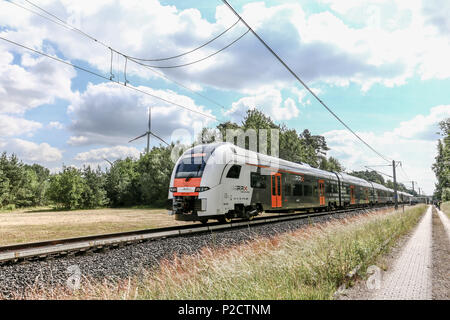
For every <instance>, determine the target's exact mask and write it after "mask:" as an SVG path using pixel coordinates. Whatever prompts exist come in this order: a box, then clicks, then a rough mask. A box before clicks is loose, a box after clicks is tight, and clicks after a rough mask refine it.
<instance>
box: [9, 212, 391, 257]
mask: <svg viewBox="0 0 450 320" xmlns="http://www.w3.org/2000/svg"><path fill="white" fill-rule="evenodd" d="M390 207H392V206H380V207H372V208H351V209H345V210H337V211H327V212H318V213H304V212H300V213H290V214H278V215H271V216H267V217H256V218H254V219H253V220H252V221H244V220H236V221H234V222H231V223H229V224H222V223H218V222H216V223H209V224H206V225H200V224H192V225H186V226H176V227H166V228H158V229H147V230H138V231H130V232H121V233H111V234H102V235H93V236H86V237H77V238H68V239H59V240H51V241H43V242H33V243H23V244H15V245H9V246H0V265H4V264H14V263H20V262H24V261H35V260H44V259H48V258H54V257H64V256H71V255H76V254H82V253H86V252H96V251H102V250H105V249H111V248H116V247H121V246H125V245H130V244H133V243H139V242H143V241H149V240H158V239H163V238H168V237H180V236H185V235H190V234H199V233H206V232H212V231H221V230H230V229H236V228H245V227H250V226H252V225H262V224H269V223H276V222H281V221H288V220H298V219H308V218H311V217H317V216H326V215H334V214H338V213H348V212H352V211H358V210H366V209H385V208H390Z"/></svg>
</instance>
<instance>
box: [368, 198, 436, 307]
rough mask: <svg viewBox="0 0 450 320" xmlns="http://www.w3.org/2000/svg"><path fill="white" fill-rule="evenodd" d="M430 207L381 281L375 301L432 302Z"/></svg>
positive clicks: (374, 295) (375, 293) (374, 296)
mask: <svg viewBox="0 0 450 320" xmlns="http://www.w3.org/2000/svg"><path fill="white" fill-rule="evenodd" d="M431 230H432V211H431V206H430V207H428V210H427V212H426V213H425V215H424V216H423V218H422V220H421V221H420V223H419V225H418V227H417V229H416V231H415V232H414V234H413V235H412V237H411V238H410V239H409V241H408V243H407V244H406V246H405V247H404V248H403V251H402V253H401V255H400V257H399V258H398V259H397V260H396V262H395V263H394V266H393V268H392V270H390V271H388V272H387V273H386V274H385V275H384V277H383V280H382V282H381V288H380V289H379V290H376V291H375V292H374V294H373V296H372V299H374V300H386V299H388V300H430V299H431V265H432V259H431V252H432V233H431Z"/></svg>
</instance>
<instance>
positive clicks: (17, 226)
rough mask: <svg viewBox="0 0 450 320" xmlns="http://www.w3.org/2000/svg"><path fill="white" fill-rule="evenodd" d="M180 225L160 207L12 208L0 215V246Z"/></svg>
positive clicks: (180, 223)
mask: <svg viewBox="0 0 450 320" xmlns="http://www.w3.org/2000/svg"><path fill="white" fill-rule="evenodd" d="M182 224H185V223H184V222H179V221H175V220H174V218H173V216H169V215H168V214H167V211H166V210H163V209H95V210H75V211H42V212H41V210H15V211H13V212H8V213H6V212H4V213H1V214H0V235H1V236H0V245H7V244H14V243H22V242H34V241H44V240H54V239H60V238H68V237H77V236H87V235H93V234H104V233H113V232H123V231H131V230H139V229H150V228H158V227H166V226H173V225H182Z"/></svg>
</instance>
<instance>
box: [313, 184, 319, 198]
mask: <svg viewBox="0 0 450 320" xmlns="http://www.w3.org/2000/svg"><path fill="white" fill-rule="evenodd" d="M317 189H318V188H317V186H314V191H313V195H314V196H317V195H318V192H317Z"/></svg>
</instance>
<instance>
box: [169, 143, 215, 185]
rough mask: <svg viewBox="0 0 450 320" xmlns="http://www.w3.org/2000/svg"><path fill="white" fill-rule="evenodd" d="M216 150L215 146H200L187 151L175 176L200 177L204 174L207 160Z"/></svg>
mask: <svg viewBox="0 0 450 320" xmlns="http://www.w3.org/2000/svg"><path fill="white" fill-rule="evenodd" d="M213 152H214V147H211V146H198V147H195V148H192V149H191V150H189V151H187V152H186V153H184V154H183V156H182V157H181V161H180V163H179V164H178V167H177V171H176V172H175V178H199V177H201V176H202V175H203V170H205V166H206V162H207V161H208V159H209V157H210V156H211V155H212V153H213Z"/></svg>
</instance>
